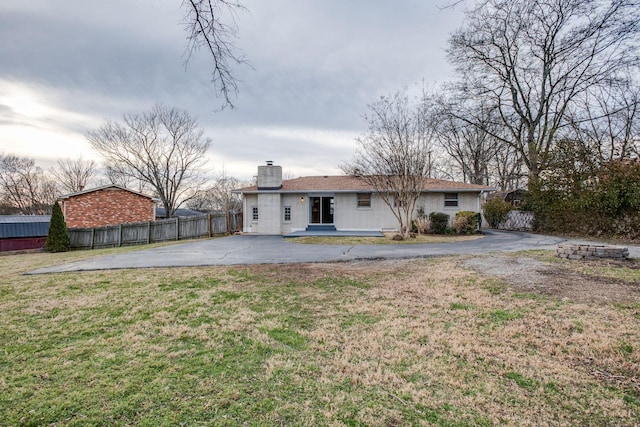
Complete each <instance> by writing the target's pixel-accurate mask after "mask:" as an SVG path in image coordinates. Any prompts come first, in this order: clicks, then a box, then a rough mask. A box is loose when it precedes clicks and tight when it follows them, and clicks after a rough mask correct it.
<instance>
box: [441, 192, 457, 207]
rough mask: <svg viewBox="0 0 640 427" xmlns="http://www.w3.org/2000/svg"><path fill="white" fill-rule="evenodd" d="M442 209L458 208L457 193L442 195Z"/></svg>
mask: <svg viewBox="0 0 640 427" xmlns="http://www.w3.org/2000/svg"><path fill="white" fill-rule="evenodd" d="M444 207H445V208H455V207H458V193H444Z"/></svg>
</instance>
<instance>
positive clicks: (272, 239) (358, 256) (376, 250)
mask: <svg viewBox="0 0 640 427" xmlns="http://www.w3.org/2000/svg"><path fill="white" fill-rule="evenodd" d="M485 234H486V236H485V237H484V238H482V239H477V240H470V241H464V242H452V243H432V244H407V245H384V244H381V245H306V244H299V243H294V241H293V239H284V238H282V237H281V236H229V237H223V238H219V239H211V240H200V241H195V242H185V243H183V244H178V245H171V246H165V247H161V248H154V249H144V248H141V249H140V250H139V251H134V252H127V253H124V254H118V255H105V256H101V257H97V258H94V259H90V260H86V261H77V262H73V263H69V264H64V265H59V266H55V267H48V268H43V269H40V270H36V271H33V272H31V273H30V274H41V273H62V272H68V271H87V270H111V269H122V268H151V267H188V266H205V265H239V264H284V263H306V262H336V261H355V260H367V259H368V260H370V259H402V258H427V257H434V256H442V255H453V254H482V253H487V252H504V251H519V250H526V249H555V247H556V245H557V244H558V243H562V242H564V241H566V239H563V238H560V237H553V236H542V235H537V234H530V233H520V232H507V231H485ZM629 251H630V256H632V257H634V258H636V257H640V247H629Z"/></svg>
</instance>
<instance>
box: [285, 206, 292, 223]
mask: <svg viewBox="0 0 640 427" xmlns="http://www.w3.org/2000/svg"><path fill="white" fill-rule="evenodd" d="M283 213H284V215H283V219H284V222H291V206H285V207H284V209H283Z"/></svg>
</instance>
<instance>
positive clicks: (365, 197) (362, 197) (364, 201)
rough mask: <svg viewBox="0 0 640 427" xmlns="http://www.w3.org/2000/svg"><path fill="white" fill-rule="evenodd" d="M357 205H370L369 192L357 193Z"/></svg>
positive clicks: (366, 206)
mask: <svg viewBox="0 0 640 427" xmlns="http://www.w3.org/2000/svg"><path fill="white" fill-rule="evenodd" d="M358 207H359V208H370V207H371V193H358Z"/></svg>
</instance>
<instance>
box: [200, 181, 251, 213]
mask: <svg viewBox="0 0 640 427" xmlns="http://www.w3.org/2000/svg"><path fill="white" fill-rule="evenodd" d="M245 184H246V185H249V184H248V183H243V182H241V181H240V180H239V179H237V178H234V177H232V176H227V175H226V174H225V173H224V172H223V173H222V174H221V175H220V176H219V177H218V178H217V179H216V180H215V182H214V183H213V185H212V186H210V187H209V188H206V189H204V190H201V191H199V192H198V193H197V194H196V195H195V197H194V198H193V199H191V200H190V201H189V203H188V206H189V208H191V209H195V210H200V211H206V212H212V213H213V212H221V213H229V212H238V211H240V210H241V209H242V198H241V197H240V195H238V194H232V193H231V190H234V189H236V188H240V187H243V186H245Z"/></svg>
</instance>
